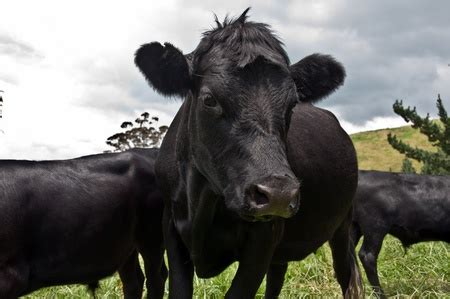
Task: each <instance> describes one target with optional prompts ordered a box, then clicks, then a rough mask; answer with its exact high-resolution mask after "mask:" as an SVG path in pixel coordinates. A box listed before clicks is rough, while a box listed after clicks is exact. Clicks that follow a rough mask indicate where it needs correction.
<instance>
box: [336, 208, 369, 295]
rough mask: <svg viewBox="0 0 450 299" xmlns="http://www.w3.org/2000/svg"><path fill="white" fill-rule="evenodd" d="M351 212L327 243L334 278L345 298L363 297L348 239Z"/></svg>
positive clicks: (352, 247)
mask: <svg viewBox="0 0 450 299" xmlns="http://www.w3.org/2000/svg"><path fill="white" fill-rule="evenodd" d="M351 219H352V212H351V211H350V212H349V214H348V215H347V217H346V219H345V220H344V221H343V222H342V223H341V225H340V226H339V227H338V229H337V230H336V231H335V232H334V235H333V237H332V238H331V240H330V241H329V244H330V247H331V253H332V255H333V267H334V271H335V273H336V278H337V280H338V282H339V285H340V286H341V290H342V293H343V295H344V297H345V298H359V297H362V296H363V284H362V279H361V275H360V273H359V269H358V264H357V262H356V254H355V247H354V245H353V241H352V238H351V237H350V227H351Z"/></svg>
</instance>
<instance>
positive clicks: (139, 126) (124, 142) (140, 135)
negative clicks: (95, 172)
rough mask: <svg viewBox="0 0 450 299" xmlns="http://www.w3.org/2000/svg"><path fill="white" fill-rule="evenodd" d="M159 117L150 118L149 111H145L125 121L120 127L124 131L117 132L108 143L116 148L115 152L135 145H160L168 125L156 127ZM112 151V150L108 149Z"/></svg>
mask: <svg viewBox="0 0 450 299" xmlns="http://www.w3.org/2000/svg"><path fill="white" fill-rule="evenodd" d="M158 121H159V118H158V117H156V116H154V117H152V118H150V114H149V113H148V112H144V113H142V114H141V116H140V117H138V118H136V119H135V120H134V122H135V124H133V123H132V122H130V121H125V122H123V123H122V124H121V125H120V127H121V128H122V129H125V131H124V132H120V133H116V134H114V135H112V136H110V137H108V139H106V144H107V145H109V146H112V147H113V148H114V150H113V151H114V152H122V151H126V150H128V149H131V148H134V147H159V146H160V144H161V141H162V139H163V137H164V134H165V133H166V132H167V129H168V128H169V127H168V126H160V127H159V128H156V125H157V123H158ZM106 152H111V151H106Z"/></svg>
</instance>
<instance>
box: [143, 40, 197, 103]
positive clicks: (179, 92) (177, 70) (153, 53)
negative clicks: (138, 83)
mask: <svg viewBox="0 0 450 299" xmlns="http://www.w3.org/2000/svg"><path fill="white" fill-rule="evenodd" d="M134 63H135V64H136V66H137V67H138V68H139V70H140V71H141V72H142V74H143V75H144V77H145V78H146V79H147V81H148V82H149V83H150V85H151V86H153V88H154V89H155V90H156V91H158V92H159V93H161V94H162V95H165V96H184V95H186V93H187V92H188V91H189V89H190V87H191V75H190V72H189V65H188V63H187V60H186V58H185V57H184V55H183V53H181V51H180V50H178V49H177V48H175V47H174V46H173V45H171V44H170V43H165V44H164V47H163V46H162V45H161V44H160V43H158V42H153V43H149V44H145V45H142V46H141V47H140V48H139V50H137V51H136V55H135V58H134Z"/></svg>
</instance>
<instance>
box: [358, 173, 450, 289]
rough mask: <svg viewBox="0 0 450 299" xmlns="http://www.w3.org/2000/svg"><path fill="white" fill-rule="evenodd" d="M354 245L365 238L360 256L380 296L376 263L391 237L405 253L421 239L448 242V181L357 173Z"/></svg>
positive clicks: (428, 176) (414, 175)
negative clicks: (383, 246)
mask: <svg viewBox="0 0 450 299" xmlns="http://www.w3.org/2000/svg"><path fill="white" fill-rule="evenodd" d="M352 234H353V239H354V243H355V245H356V244H357V243H358V240H359V239H360V238H361V236H363V237H364V240H363V243H362V246H361V249H360V251H359V258H360V260H361V263H362V264H363V266H364V269H365V270H366V274H367V278H368V280H369V282H370V283H371V284H372V286H373V288H374V290H375V291H376V292H377V293H378V295H379V296H380V297H384V292H383V290H382V288H381V286H380V281H379V278H378V271H377V259H378V254H379V253H380V249H381V247H382V245H383V239H384V238H385V237H386V235H387V234H390V235H392V236H394V237H396V238H397V239H399V240H400V241H401V242H402V244H403V246H404V248H405V251H406V248H407V247H409V246H411V245H412V244H416V243H419V242H425V241H445V242H450V177H448V176H434V175H416V174H404V173H391V172H382V171H360V172H359V182H358V189H357V192H356V195H355V203H354V215H353V232H352Z"/></svg>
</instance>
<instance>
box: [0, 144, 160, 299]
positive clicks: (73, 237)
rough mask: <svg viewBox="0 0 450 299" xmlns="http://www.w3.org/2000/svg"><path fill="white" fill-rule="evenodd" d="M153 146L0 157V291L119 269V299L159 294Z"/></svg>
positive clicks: (88, 279) (92, 278) (84, 280)
mask: <svg viewBox="0 0 450 299" xmlns="http://www.w3.org/2000/svg"><path fill="white" fill-rule="evenodd" d="M157 153H158V150H156V149H135V150H130V151H127V152H124V153H118V154H100V155H93V156H86V157H81V158H77V159H72V160H59V161H38V162H36V161H21V160H0V298H2V299H9V298H17V297H18V296H21V295H24V294H27V293H30V292H32V291H34V290H37V289H39V288H42V287H48V286H53V285H62V284H74V283H77V284H89V285H91V286H94V285H95V282H96V281H97V280H99V279H102V278H104V277H106V276H109V275H111V274H113V273H114V272H115V271H117V270H118V271H119V275H120V278H121V280H122V283H123V291H124V296H125V298H141V297H142V290H143V282H144V275H143V274H142V271H141V268H140V266H139V261H138V255H137V251H138V252H139V253H141V255H142V257H143V259H144V263H145V273H146V277H147V284H146V285H147V289H148V297H149V298H162V296H163V292H164V282H165V279H166V276H167V269H166V267H165V265H164V262H163V251H164V249H163V242H162V229H161V219H162V211H163V200H162V197H161V193H160V189H159V188H158V187H157V186H156V182H155V173H154V162H155V159H156V156H157Z"/></svg>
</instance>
